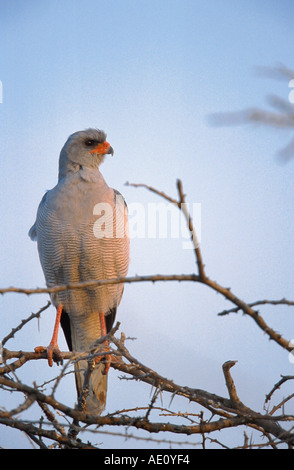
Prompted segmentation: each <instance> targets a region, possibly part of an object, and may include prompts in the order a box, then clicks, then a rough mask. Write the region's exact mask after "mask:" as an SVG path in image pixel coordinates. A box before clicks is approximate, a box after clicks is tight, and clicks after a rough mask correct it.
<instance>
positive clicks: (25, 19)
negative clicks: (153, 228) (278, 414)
mask: <svg viewBox="0 0 294 470" xmlns="http://www.w3.org/2000/svg"><path fill="white" fill-rule="evenodd" d="M293 17H294V4H293V2H292V1H287V0H282V1H281V0H279V1H278V0H267V1H266V2H265V1H264V0H263V1H256V0H255V1H254V0H249V1H246V2H245V1H241V0H240V1H238V2H236V1H233V0H223V1H218V0H208V1H207V0H206V1H203V0H202V1H201V0H107V1H106V0H83V1H81V0H58V1H57V0H48V1H46V2H44V1H43V2H40V1H37V0H26V1H25V2H24V1H21V0H1V2H0V31H1V32H0V38H1V52H0V80H1V82H2V86H3V96H2V101H3V102H2V103H0V120H1V132H0V147H1V155H2V157H1V158H2V168H1V170H2V171H1V174H0V184H1V226H2V230H1V232H0V233H1V239H0V240H1V271H0V278H1V279H0V285H1V287H8V286H11V285H13V286H22V287H37V286H45V282H44V277H43V273H42V270H41V267H40V264H39V259H38V254H37V247H36V244H35V243H33V242H31V240H30V239H29V238H28V236H27V232H28V230H29V228H30V227H31V225H32V224H33V223H34V220H35V215H36V210H37V207H38V204H39V202H40V199H41V197H42V196H43V194H44V192H45V191H46V190H47V189H50V188H52V187H53V186H55V184H56V182H57V171H58V156H59V152H60V149H61V147H62V146H63V144H64V142H65V140H66V139H67V137H68V135H69V134H71V133H73V132H75V131H77V130H82V129H85V128H87V127H97V128H100V129H103V130H105V132H106V133H107V138H108V141H109V142H110V143H111V145H112V147H113V148H114V152H115V153H114V157H113V158H109V160H107V161H106V162H105V163H104V164H103V166H102V167H101V172H102V173H103V175H104V177H105V179H106V181H107V182H108V184H109V185H110V186H112V187H114V188H116V189H118V190H119V191H120V192H121V193H122V194H123V195H124V197H125V198H126V200H127V203H128V204H129V205H130V206H131V207H132V206H133V207H135V205H136V204H137V205H142V204H143V207H145V208H147V207H148V204H150V203H158V202H162V200H160V199H159V198H157V197H156V196H155V195H153V194H151V193H149V192H147V191H146V190H144V189H134V188H131V187H126V186H125V185H124V184H125V182H126V181H130V182H134V183H146V184H149V185H151V186H153V187H155V188H157V189H159V190H162V191H164V192H166V193H167V194H169V195H171V196H173V197H176V195H177V192H176V180H177V178H180V179H181V180H182V182H183V186H184V191H185V193H186V195H187V202H189V203H190V204H192V205H193V204H194V203H195V204H196V203H197V204H201V249H202V254H203V258H204V263H205V265H206V270H207V274H208V275H209V277H211V278H212V279H216V280H217V281H218V282H219V283H220V284H222V285H224V286H230V287H231V288H232V290H233V291H234V292H235V293H236V294H237V295H238V296H240V297H241V298H242V299H243V300H245V301H247V302H252V301H254V300H258V299H264V298H267V299H280V298H282V297H286V298H289V299H293V287H292V284H293V255H294V252H293V251H294V250H293V235H294V222H293V217H292V213H293V202H294V201H293V200H294V189H293V187H294V186H293V177H294V160H293V161H291V162H290V163H289V164H287V165H281V164H280V163H279V161H278V159H277V157H276V153H277V151H278V150H279V149H280V148H281V147H283V146H284V145H286V144H287V142H288V141H289V140H290V138H291V134H290V131H281V130H279V131H278V130H275V129H270V128H267V129H266V128H263V127H261V126H257V127H254V126H252V125H248V126H238V127H219V128H216V127H212V126H210V124H209V120H208V116H209V115H210V114H211V113H216V112H223V111H238V110H241V109H245V108H247V107H255V106H259V107H267V103H266V97H267V96H268V95H270V94H277V95H279V96H280V97H282V98H283V99H285V100H287V99H288V95H289V91H290V90H289V87H288V82H287V80H285V81H275V80H272V79H269V78H266V77H260V76H258V75H257V74H256V67H258V66H265V67H275V66H277V65H279V64H284V65H285V66H287V67H289V68H292V69H293V68H294V65H293V44H294V31H293ZM133 215H134V214H133ZM131 216H132V214H130V217H131ZM195 270H196V266H195V261H194V257H193V252H192V251H190V250H187V249H183V240H182V239H171V238H170V237H167V238H164V239H159V238H149V239H148V238H147V237H144V238H135V239H132V240H131V263H130V270H129V275H130V276H133V275H135V274H158V273H175V274H176V273H177V274H182V273H191V272H195ZM47 299H48V297H47V296H46V295H42V296H41V295H38V296H31V297H25V296H21V295H17V294H7V295H5V296H2V297H1V299H0V302H1V312H2V313H1V337H2V336H5V335H6V334H7V333H8V332H9V331H10V330H11V328H12V327H14V326H16V325H17V324H18V323H19V322H20V320H21V319H22V318H25V317H26V316H28V315H29V314H30V313H31V312H32V311H34V312H35V311H37V310H38V309H39V308H41V307H42V306H43V305H45V304H46V302H47ZM230 307H231V305H230V304H229V303H228V302H225V301H224V300H223V299H222V298H221V296H220V295H216V294H215V293H214V292H212V291H210V290H208V288H205V287H203V286H200V285H198V284H192V283H182V284H178V283H177V284H175V283H173V284H168V283H164V284H163V283H161V284H155V285H153V284H136V285H128V286H126V287H125V292H124V297H123V300H122V303H121V305H120V307H119V310H118V314H117V320H119V321H120V322H121V331H124V332H125V333H126V335H127V336H131V337H136V338H137V339H136V341H133V342H129V343H128V347H129V348H130V350H131V352H132V354H133V355H134V356H136V357H137V358H138V359H139V360H140V361H141V362H143V363H145V364H146V365H148V366H150V367H152V368H154V369H155V370H157V372H158V373H160V374H161V375H163V376H166V377H168V378H170V379H174V381H175V382H176V383H179V384H182V385H188V386H191V387H194V388H203V389H207V390H208V391H210V392H212V393H218V394H220V395H225V396H227V391H226V389H225V385H224V379H223V376H222V371H221V366H222V364H223V363H224V362H225V361H227V360H238V364H237V365H236V366H235V367H234V370H233V375H234V378H235V380H236V386H237V389H238V391H239V394H240V398H241V399H243V400H244V401H245V403H246V404H247V405H248V406H252V407H253V408H255V409H256V410H258V409H259V410H261V409H262V404H263V400H264V397H265V394H266V393H268V392H269V390H270V389H271V387H272V385H273V384H274V383H275V382H276V381H277V380H278V379H279V377H280V374H284V375H287V374H293V364H291V363H290V362H289V360H288V355H287V353H286V352H285V351H283V350H282V349H281V348H279V346H277V345H275V344H273V343H272V342H269V341H268V339H267V338H266V337H265V336H264V335H263V333H262V332H261V331H260V330H258V328H257V326H256V325H254V324H253V322H252V320H251V319H249V318H246V317H244V316H243V315H242V314H240V313H239V314H238V315H234V314H233V315H231V316H228V317H218V316H217V313H218V312H220V311H222V310H223V309H224V308H230ZM262 313H263V314H264V317H265V319H266V321H267V322H268V323H269V324H270V325H271V326H273V327H274V328H276V329H277V330H279V331H280V332H281V333H282V334H283V335H284V336H285V337H286V338H289V339H292V338H294V328H293V322H292V323H291V321H290V315H291V310H290V309H289V308H280V307H278V308H270V307H267V308H263V309H262ZM54 314H55V312H54V309H53V307H51V308H50V310H48V311H47V312H46V313H44V315H43V316H42V319H41V321H40V327H39V330H38V325H37V322H35V323H32V324H31V325H30V326H28V327H27V328H24V329H23V330H22V332H20V333H19V334H18V335H16V337H15V340H12V341H10V342H9V343H8V344H7V347H8V348H10V349H24V350H33V348H34V347H35V346H37V345H39V344H45V345H46V344H47V343H48V342H49V340H50V336H51V333H52V329H53V322H54ZM59 342H60V347H61V348H64V349H65V348H66V346H65V342H64V339H63V336H62V333H60V341H59ZM36 371H37V373H38V377H37V382H38V383H42V382H43V381H45V380H48V377H51V376H52V374H53V373H54V372H55V373H57V368H55V369H54V370H53V371H52V370H49V368H47V366H46V365H45V362H44V363H41V362H40V361H39V363H38V364H34V365H33V366H28V367H27V369H26V373H27V374H28V376H27V375H25V379H26V380H27V381H28V382H30V383H32V381H33V380H34V379H36V377H35V375H34V374H35V373H36ZM23 373H25V371H24V372H23ZM118 375H119V374H117V373H116V372H115V371H113V370H111V371H110V377H109V393H108V405H107V409H106V411H107V412H111V411H115V410H118V409H122V408H127V407H130V406H144V405H146V404H148V403H149V401H150V390H149V387H146V386H141V385H140V384H137V383H129V382H126V381H122V380H119V379H118ZM67 387H68V388H66V387H65V388H64V390H61V391H60V394H61V397H60V399H61V401H62V399H63V397H64V400H68V399H69V398H68V397H69V396H70V397H72V398H71V402H72V404H73V403H74V400H75V393H76V392H75V386H74V381H73V380H72V382H70V381H69V383H68V384H67ZM1 393H3V392H1ZM0 397H1V395H0ZM122 398H123V400H122ZM5 399H6V396H5V398H4V396H3V399H2V398H0V404H1V405H2V404H3V401H4V400H5ZM169 400H170V397H168V396H166V397H164V406H166V407H168V406H169ZM174 406H175V407H177V406H178V407H179V408H181V409H184V410H185V409H186V408H188V406H189V404H188V403H185V402H182V401H180V400H178V401H175V404H174ZM189 409H190V410H191V408H189ZM292 413H293V406H292ZM39 415H40V413H39V410H37V411H36V415H35V417H37V418H38V417H39ZM29 418H31V416H29V417H28V419H29ZM5 431H6V432H5V435H3V433H2V432H1V431H0V436H1V437H0V446H3V447H10V448H15V446H19V447H29V446H30V444H29V443H28V441H27V439H26V438H25V437H24V436H22V435H21V434H19V433H16V434H15V433H14V432H13V431H10V430H7V429H6V430H5ZM234 433H235V434H234ZM236 433H237V434H236ZM140 435H145V436H147V434H144V433H141V434H140ZM241 435H242V433H241V430H239V431H236V430H235V431H234V432H233V433H230V432H228V433H227V438H226V439H227V442H228V443H229V444H231V445H234V444H236V443H237V442H240V440H242V438H240V436H241ZM224 436H225V434H224ZM154 437H158V436H154ZM162 437H163V438H165V439H173V440H176V439H178V438H179V437H178V436H171V435H169V436H162ZM90 438H91V439H93V440H94V441H95V442H96V441H99V442H103V444H102V447H105V448H109V447H113V448H116V447H118V448H120V447H122V446H123V447H130V448H132V447H142V446H143V447H144V446H145V447H150V446H152V445H154V446H155V447H156V446H157V447H158V445H157V444H151V443H148V442H144V441H134V440H127V441H124V439H123V438H118V437H111V436H98V437H97V438H93V436H92V437H90ZM190 439H191V443H193V442H198V441H199V440H200V439H199V437H198V436H194V437H191V438H190Z"/></svg>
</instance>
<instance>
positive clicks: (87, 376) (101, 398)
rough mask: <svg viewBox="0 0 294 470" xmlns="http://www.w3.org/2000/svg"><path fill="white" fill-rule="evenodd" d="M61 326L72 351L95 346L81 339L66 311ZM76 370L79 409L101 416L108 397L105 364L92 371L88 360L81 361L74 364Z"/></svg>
mask: <svg viewBox="0 0 294 470" xmlns="http://www.w3.org/2000/svg"><path fill="white" fill-rule="evenodd" d="M61 326H62V329H63V331H64V334H65V338H66V341H67V344H68V347H69V349H70V350H71V351H86V350H87V349H89V348H90V346H91V345H92V344H93V340H89V341H86V340H85V337H84V338H82V339H81V338H80V336H79V335H78V334H77V331H76V329H75V328H74V327H73V325H72V322H71V320H70V318H69V316H68V314H67V313H66V312H65V311H64V310H63V312H62V315H61ZM74 368H75V379H76V387H77V394H78V405H79V407H81V408H82V409H83V410H84V411H85V412H86V413H89V414H94V415H100V414H101V413H102V411H103V410H104V408H105V405H106V396H107V375H106V374H104V373H103V372H104V370H105V364H104V363H103V362H101V363H98V364H95V365H94V368H93V369H90V367H89V363H88V361H87V360H80V361H78V362H76V363H75V364H74Z"/></svg>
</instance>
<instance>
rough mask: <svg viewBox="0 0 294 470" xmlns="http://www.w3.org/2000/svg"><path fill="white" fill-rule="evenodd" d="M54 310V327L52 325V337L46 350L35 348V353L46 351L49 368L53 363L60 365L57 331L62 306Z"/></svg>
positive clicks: (41, 347)
mask: <svg viewBox="0 0 294 470" xmlns="http://www.w3.org/2000/svg"><path fill="white" fill-rule="evenodd" d="M56 310H57V311H56V319H55V325H54V330H53V335H52V338H51V341H50V344H49V346H48V347H47V348H44V347H43V346H37V347H36V348H35V352H45V351H47V357H48V364H49V366H50V367H52V366H53V361H54V362H56V363H57V364H59V363H61V364H62V357H61V352H60V349H59V347H58V344H57V338H58V330H59V325H60V319H61V314H62V305H58V307H57V309H56Z"/></svg>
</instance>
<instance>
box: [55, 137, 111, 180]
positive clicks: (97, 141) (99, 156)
mask: <svg viewBox="0 0 294 470" xmlns="http://www.w3.org/2000/svg"><path fill="white" fill-rule="evenodd" d="M106 154H111V155H113V148H112V147H111V146H110V144H109V143H108V142H106V134H105V132H104V131H101V130H99V129H86V130H85V131H78V132H75V133H74V134H72V135H70V136H69V138H68V139H67V141H66V142H65V144H64V146H63V147H62V149H61V152H60V157H59V179H61V178H63V177H64V176H65V175H67V174H70V173H75V172H77V171H79V169H80V168H83V167H84V168H93V169H97V168H98V167H99V165H100V164H101V163H102V162H103V160H104V158H105V155H106Z"/></svg>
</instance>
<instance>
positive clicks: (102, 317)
mask: <svg viewBox="0 0 294 470" xmlns="http://www.w3.org/2000/svg"><path fill="white" fill-rule="evenodd" d="M99 316H100V325H101V334H102V336H106V335H107V328H106V323H105V315H104V313H100V314H99ZM104 344H105V345H104V347H103V349H102V351H103V352H105V353H107V352H108V354H105V369H104V371H103V374H104V375H106V374H107V373H108V371H109V368H110V362H111V361H110V357H109V356H110V352H109V343H108V340H106V341H105V342H104ZM102 357H103V356H100V357H96V359H95V362H96V363H97V362H100V361H101V359H102Z"/></svg>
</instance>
